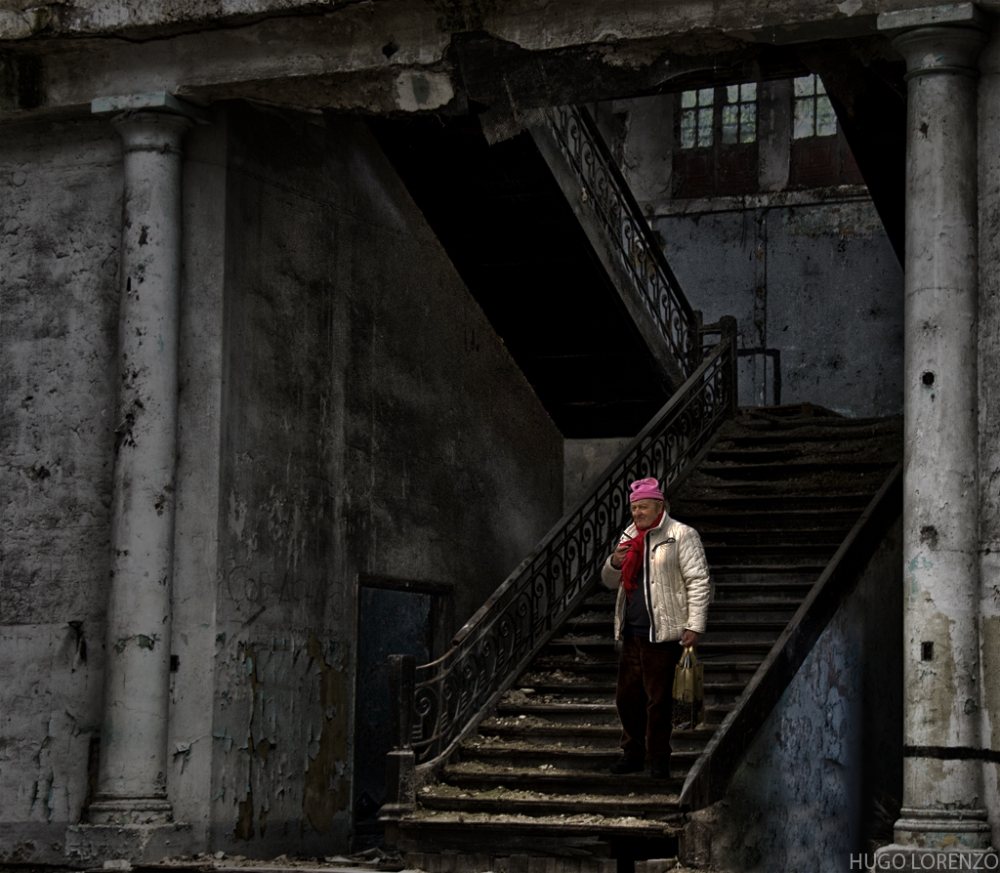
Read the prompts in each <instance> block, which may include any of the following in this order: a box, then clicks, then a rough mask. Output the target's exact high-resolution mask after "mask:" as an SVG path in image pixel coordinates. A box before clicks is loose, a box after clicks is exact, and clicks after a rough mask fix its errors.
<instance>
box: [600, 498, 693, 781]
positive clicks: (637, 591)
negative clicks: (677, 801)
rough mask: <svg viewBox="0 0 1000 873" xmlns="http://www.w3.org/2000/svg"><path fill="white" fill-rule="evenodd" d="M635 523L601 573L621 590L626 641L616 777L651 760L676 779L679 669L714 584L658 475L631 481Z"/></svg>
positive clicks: (618, 614)
mask: <svg viewBox="0 0 1000 873" xmlns="http://www.w3.org/2000/svg"><path fill="white" fill-rule="evenodd" d="M631 489H632V494H631V496H630V498H629V500H630V505H631V509H632V524H630V525H629V526H628V527H627V528H626V529H625V533H624V534H622V537H621V539H620V541H619V544H618V547H617V548H616V549H615V550H614V552H613V553H612V554H611V555H610V556H609V557H608V560H607V561H606V562H605V564H604V567H603V568H602V570H601V581H602V582H603V583H604V585H605V586H607V587H608V588H612V589H614V588H617V589H618V599H617V602H616V603H615V639H618V640H621V641H622V650H621V655H620V657H619V661H618V688H617V692H616V694H615V704H616V705H617V707H618V715H619V717H620V718H621V722H622V740H621V747H622V757H621V760H619V761H618V762H617V763H615V764H613V765H612V766H611V772H612V773H615V774H621V773H636V772H639V771H640V770H642V769H643V767H644V766H645V761H646V758H648V759H649V762H650V767H651V773H652V776H653V777H654V778H657V779H665V778H668V777H669V776H670V731H671V716H672V713H673V681H674V668H675V667H676V666H677V662H678V661H679V660H680V657H681V651H682V648H683V647H684V646H695V645H697V644H698V639H699V637H700V636H701V634H703V633H704V632H705V622H706V618H707V614H708V603H709V600H710V599H711V586H710V583H709V579H708V562H707V561H706V560H705V550H704V548H702V545H701V538H700V537H699V536H698V532H697V531H696V530H695V529H694V528H691V527H688V526H687V525H686V524H681V523H680V522H679V521H674V519H672V518H671V517H670V507H669V505H668V504H667V502H666V500H664V497H663V492H662V491H660V484H659V482H658V481H657V480H656V479H653V478H648V479H639V480H638V481H636V482H633V483H632V485H631Z"/></svg>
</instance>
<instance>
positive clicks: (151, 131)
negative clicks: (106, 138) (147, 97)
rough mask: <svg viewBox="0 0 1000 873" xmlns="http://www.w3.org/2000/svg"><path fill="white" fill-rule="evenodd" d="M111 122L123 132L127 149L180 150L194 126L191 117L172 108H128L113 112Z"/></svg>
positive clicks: (129, 150) (123, 139)
mask: <svg viewBox="0 0 1000 873" xmlns="http://www.w3.org/2000/svg"><path fill="white" fill-rule="evenodd" d="M111 125H112V126H113V127H114V129H115V130H117V131H118V133H119V135H120V136H121V138H122V147H123V150H124V151H125V152H126V153H128V152H160V153H161V154H167V153H173V154H181V143H182V142H183V140H184V135H185V134H186V133H187V132H188V131H189V130H190V129H191V127H192V121H191V119H190V118H187V117H185V116H183V115H174V114H173V113H172V112H147V111H141V110H140V111H138V112H137V111H135V110H128V111H126V112H121V113H119V114H118V115H114V116H112V118H111Z"/></svg>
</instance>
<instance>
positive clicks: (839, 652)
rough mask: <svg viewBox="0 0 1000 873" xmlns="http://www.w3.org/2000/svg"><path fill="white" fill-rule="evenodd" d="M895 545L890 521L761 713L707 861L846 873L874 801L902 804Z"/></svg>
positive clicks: (718, 810)
mask: <svg viewBox="0 0 1000 873" xmlns="http://www.w3.org/2000/svg"><path fill="white" fill-rule="evenodd" d="M901 549H902V525H901V523H900V522H897V523H896V524H895V525H894V526H893V528H892V530H891V531H890V533H889V535H888V536H887V537H886V539H885V540H884V541H883V543H882V545H881V546H880V547H879V549H878V551H877V552H876V554H875V556H874V558H873V559H872V561H871V562H870V563H869V565H868V567H867V569H866V570H865V572H864V573H863V575H862V578H861V580H860V582H859V583H858V587H857V588H856V589H855V590H854V591H853V592H852V593H851V594H850V595H849V596H848V597H847V599H846V600H845V601H844V603H843V604H842V605H841V607H840V609H839V610H838V611H837V614H836V615H835V617H834V619H833V621H831V622H830V624H829V625H828V626H827V628H826V630H824V631H823V633H822V635H821V636H820V638H819V640H818V641H817V642H816V645H815V646H814V648H813V650H812V651H811V652H810V653H809V655H808V657H807V658H806V660H805V662H804V663H803V664H802V666H801V667H800V668H799V671H798V673H796V675H795V678H794V679H793V680H792V683H791V685H789V686H788V688H787V689H786V690H785V693H784V694H783V695H782V697H781V700H780V701H779V702H778V704H777V706H775V708H774V709H773V710H772V712H771V714H770V715H769V716H768V718H767V720H766V721H765V723H764V725H763V727H762V728H761V730H760V732H759V733H758V734H757V737H756V739H755V740H754V741H753V743H752V744H751V746H750V749H749V750H748V752H747V754H746V756H745V758H744V760H743V762H742V763H741V764H740V766H739V767H738V768H737V770H736V772H735V774H734V775H733V778H732V781H731V782H730V785H729V789H728V792H727V797H726V800H724V801H722V802H720V803H719V804H718V805H717V806H716V807H715V808H710V812H708V813H707V814H709V815H712V816H713V818H714V825H713V831H712V834H713V836H712V847H711V860H712V864H713V865H714V866H718V867H720V868H721V869H725V870H741V871H748V873H749V871H772V870H849V869H850V853H852V852H863V851H865V844H864V842H863V840H864V839H865V837H866V836H868V834H866V828H867V827H870V825H871V824H872V822H873V820H874V816H873V812H872V806H871V801H872V799H873V798H876V799H878V800H879V802H880V803H882V804H884V805H887V806H888V807H889V808H890V813H891V808H892V800H890V798H894V799H895V802H896V803H898V801H899V798H900V795H901V792H902V603H901V601H902V580H901V578H900V577H901V572H900V570H901V560H900V555H901ZM703 815H706V813H698V814H696V817H697V816H703ZM885 824H886V823H885V822H883V826H884V825H885ZM883 837H884V835H883Z"/></svg>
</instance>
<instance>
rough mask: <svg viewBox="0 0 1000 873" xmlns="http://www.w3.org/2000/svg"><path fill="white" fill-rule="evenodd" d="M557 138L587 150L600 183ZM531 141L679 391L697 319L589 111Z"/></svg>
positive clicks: (568, 115)
mask: <svg viewBox="0 0 1000 873" xmlns="http://www.w3.org/2000/svg"><path fill="white" fill-rule="evenodd" d="M560 119H561V121H562V122H563V124H562V125H561V124H560ZM565 127H572V130H571V131H570V132H567V130H565V129H563V128H565ZM561 134H563V135H565V136H571V137H572V138H573V140H574V142H578V145H579V147H580V149H581V150H585V151H586V156H587V159H588V160H589V163H588V167H589V168H590V170H591V173H592V174H593V175H595V176H598V177H599V179H596V180H595V179H594V178H588V176H587V172H586V171H585V170H584V169H583V168H581V167H578V166H574V165H573V162H572V158H571V156H570V154H569V151H568V150H567V148H565V147H564V146H563V145H562V144H561V143H560V135H561ZM531 136H532V139H533V140H534V142H535V146H536V147H537V148H538V151H539V153H540V154H541V155H542V157H543V159H544V160H545V163H546V164H547V165H548V167H549V170H550V172H551V173H552V176H553V178H554V179H555V181H556V184H557V185H558V186H559V188H560V190H561V191H562V192H563V195H564V196H565V198H566V201H567V203H568V204H569V206H570V208H571V209H572V210H573V214H574V215H575V216H576V219H577V221H579V223H580V227H581V228H582V229H583V231H584V233H585V234H586V236H587V239H588V240H589V242H590V245H591V247H592V248H593V251H594V253H595V255H596V256H597V258H598V260H599V261H600V263H601V265H602V266H603V267H604V269H605V271H606V272H607V274H608V276H609V277H610V279H611V282H612V284H613V285H614V286H615V288H616V290H617V291H618V294H619V296H620V297H621V300H622V303H623V304H624V305H625V308H626V310H627V311H628V313H629V316H630V317H631V319H632V322H633V323H634V324H635V327H636V329H637V330H638V333H639V335H640V336H641V337H642V340H643V341H644V343H645V345H646V347H647V348H648V350H649V353H650V354H651V355H652V356H653V359H654V360H655V361H656V362H657V363H658V364H659V366H660V368H661V370H662V372H663V375H664V378H665V380H666V381H667V383H668V384H669V385H670V387H671V388H672V389H675V390H676V388H677V387H678V386H680V385H681V383H682V382H683V381H684V379H685V378H686V374H687V373H689V372H691V370H692V369H693V367H692V361H694V360H696V359H697V358H696V356H697V354H698V346H699V340H698V327H699V325H698V320H697V316H696V315H695V313H694V311H693V310H692V309H691V307H690V304H688V302H687V299H686V298H685V297H684V295H683V293H682V292H681V290H680V286H679V284H678V282H677V279H676V277H674V275H673V272H672V271H671V270H670V267H669V265H668V264H667V262H666V260H665V258H664V257H663V253H662V250H661V249H660V246H659V244H658V243H657V242H656V240H655V239H654V238H653V236H652V232H651V231H650V229H649V225H648V224H647V223H646V221H645V219H644V218H643V217H642V212H641V211H640V209H639V206H638V205H637V204H636V203H635V199H634V197H633V195H632V192H631V190H630V189H629V187H628V183H627V182H626V181H625V179H624V177H622V175H621V173H620V171H619V170H618V167H617V166H616V165H615V163H614V160H613V158H612V157H611V154H610V152H609V150H608V148H607V145H606V144H605V142H604V140H603V139H602V137H601V134H600V132H599V131H598V130H597V127H596V125H595V124H593V122H592V120H591V119H590V116H589V114H587V112H586V110H582V109H576V108H573V107H557V108H555V109H553V110H551V113H550V120H549V123H548V124H546V125H540V126H536V127H533V128H531ZM612 226H614V229H612ZM640 277H641V278H640ZM640 284H641V285H642V286H645V287H640Z"/></svg>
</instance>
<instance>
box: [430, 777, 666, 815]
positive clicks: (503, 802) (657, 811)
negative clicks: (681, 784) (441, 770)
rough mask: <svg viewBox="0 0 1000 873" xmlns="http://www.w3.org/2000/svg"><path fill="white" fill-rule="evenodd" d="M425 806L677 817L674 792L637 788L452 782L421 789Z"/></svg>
mask: <svg viewBox="0 0 1000 873" xmlns="http://www.w3.org/2000/svg"><path fill="white" fill-rule="evenodd" d="M419 800H420V805H421V806H422V807H423V808H424V809H437V810H453V811H462V812H484V813H494V814H504V815H530V816H532V817H536V818H538V817H541V816H546V815H567V816H569V815H578V814H581V813H583V814H586V813H604V814H607V812H608V811H609V810H613V811H614V813H615V814H616V815H618V816H633V817H635V818H643V819H656V820H660V821H663V820H668V821H680V820H681V811H680V809H679V807H678V798H677V795H676V794H657V793H652V792H650V793H646V792H637V793H635V794H633V795H625V796H622V795H615V794H589V795H578V794H542V793H538V792H533V791H509V790H506V789H505V790H502V791H499V790H493V791H477V790H475V789H467V788H459V787H456V786H454V785H435V786H433V787H431V789H430V790H429V791H424V792H421V794H420V797H419Z"/></svg>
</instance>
